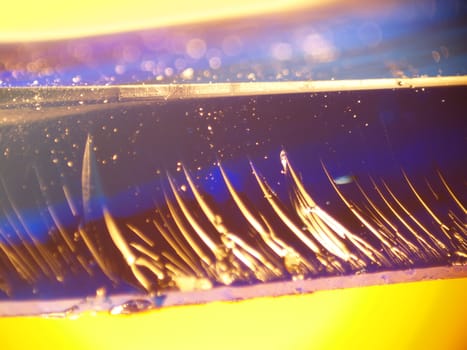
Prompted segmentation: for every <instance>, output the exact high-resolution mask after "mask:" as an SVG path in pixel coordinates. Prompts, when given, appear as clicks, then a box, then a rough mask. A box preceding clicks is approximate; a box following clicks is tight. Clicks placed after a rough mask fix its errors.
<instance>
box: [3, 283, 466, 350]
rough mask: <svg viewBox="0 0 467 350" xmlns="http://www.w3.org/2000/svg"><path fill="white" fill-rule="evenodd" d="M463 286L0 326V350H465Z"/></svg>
mask: <svg viewBox="0 0 467 350" xmlns="http://www.w3.org/2000/svg"><path fill="white" fill-rule="evenodd" d="M466 290H467V279H466V278H464V279H452V280H442V281H441V280H437V281H428V282H416V283H406V284H394V285H384V286H373V287H365V288H351V289H344V290H333V291H322V292H316V293H314V294H309V295H295V296H285V297H278V298H260V299H253V300H247V301H241V302H230V303H229V302H219V303H211V304H206V305H195V306H184V307H172V308H166V309H161V310H157V311H153V312H149V313H143V314H138V315H132V316H110V315H108V314H104V313H101V314H97V315H92V314H85V315H82V316H81V317H79V318H77V319H60V320H59V319H43V318H0V329H1V330H2V339H1V344H2V349H3V350H9V349H65V348H66V349H70V350H71V349H101V350H102V349H125V350H126V349H138V350H142V349H154V348H158V349H188V348H189V349H205V350H209V349H224V350H228V349H271V350H274V349H277V350H279V349H280V350H284V349H285V350H287V349H297V350H298V349H391V350H392V349H415V348H416V349H453V350H456V349H458V350H460V349H464V346H465V344H467V333H466V332H465V329H464V328H465V321H466V318H465V317H466V316H465V315H467V300H466V298H465V291H466Z"/></svg>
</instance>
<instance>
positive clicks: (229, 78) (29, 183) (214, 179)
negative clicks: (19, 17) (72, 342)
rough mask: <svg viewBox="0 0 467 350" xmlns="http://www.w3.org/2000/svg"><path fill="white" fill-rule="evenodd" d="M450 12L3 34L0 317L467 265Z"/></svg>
mask: <svg viewBox="0 0 467 350" xmlns="http://www.w3.org/2000/svg"><path fill="white" fill-rule="evenodd" d="M421 3H423V2H421ZM448 7H449V6H448V5H445V6H441V5H440V4H439V6H438V7H435V10H433V12H430V13H425V12H423V11H421V12H420V11H416V9H414V8H413V6H412V5H400V6H399V7H397V8H396V9H395V10H393V12H389V13H385V14H384V15H383V14H380V13H378V14H377V16H376V17H375V16H373V17H372V19H371V20H370V19H369V17H368V15H365V16H363V15H362V16H363V17H361V16H359V15H358V13H357V12H352V13H350V14H345V13H341V12H338V13H337V14H336V13H333V15H332V17H329V16H324V17H323V18H320V17H319V16H318V17H317V16H316V14H313V13H310V14H308V13H301V14H300V15H299V14H297V15H296V17H295V18H296V19H297V21H294V23H292V22H291V21H287V20H280V19H279V18H260V19H258V21H255V23H254V24H251V19H250V20H248V21H247V20H238V21H236V22H228V23H225V24H224V25H223V26H220V27H216V28H214V27H213V26H212V25H203V26H201V25H200V26H198V27H196V28H197V31H193V28H191V27H190V28H188V27H180V28H169V29H164V30H160V29H159V30H154V31H145V32H138V33H127V34H120V35H113V36H106V37H97V38H85V39H76V40H70V41H58V42H49V43H35V44H34V45H33V44H15V45H13V44H8V45H6V44H3V45H1V44H0V57H2V65H1V66H0V69H1V70H0V80H1V81H0V84H1V85H3V88H1V90H0V299H2V300H3V301H6V302H2V303H1V305H0V314H15V313H16V314H21V313H22V312H24V313H32V312H33V310H34V312H39V311H40V309H37V308H34V307H33V306H31V305H30V304H24V305H28V306H27V307H26V308H25V309H21V308H20V306H19V305H20V304H18V303H16V304H15V303H8V302H11V301H21V302H26V301H53V303H52V304H49V305H48V306H47V307H44V308H45V309H46V310H47V312H49V315H52V316H68V315H69V314H74V313H76V312H78V311H80V310H84V309H86V308H91V309H109V310H110V312H111V313H115V314H121V313H133V312H138V311H141V310H146V309H148V308H153V307H158V306H161V305H166V304H177V303H178V304H183V303H192V302H199V301H203V302H204V301H209V300H215V299H235V298H242V297H245V295H250V294H248V293H247V292H245V294H243V295H242V294H241V293H237V294H235V291H234V290H235V288H237V287H238V288H241V287H254V286H262V287H261V288H263V290H264V291H265V292H264V291H263V292H261V290H255V292H253V293H252V294H251V295H252V296H255V295H261V294H264V293H266V294H267V293H271V294H274V293H276V294H281V293H290V292H308V291H312V290H313V289H314V288H315V287H313V285H312V284H311V285H310V284H306V283H305V282H309V281H312V282H313V281H319V280H324V279H325V278H329V277H339V276H344V278H345V277H346V276H347V277H349V276H357V277H358V276H372V275H374V274H377V276H378V278H381V281H380V282H379V283H387V282H388V281H389V282H390V281H391V278H393V277H394V276H396V275H397V274H396V272H397V271H405V272H404V273H405V275H404V276H405V277H404V278H405V279H407V280H408V279H410V278H411V276H412V275H414V274H416V272H415V271H419V270H420V271H422V270H423V269H426V268H434V267H451V268H452V269H456V268H457V269H459V270H458V271H460V272H459V273H461V274H464V275H465V264H466V261H467V260H466V257H467V230H466V208H465V202H466V198H465V183H466V174H465V173H466V169H465V149H467V147H466V146H467V144H466V143H467V141H466V133H465V131H466V122H465V110H466V102H465V96H467V87H466V78H465V74H466V65H465V62H466V60H465V57H466V56H465V55H466V52H467V50H466V45H465V42H464V41H463V40H461V37H462V35H463V33H465V30H466V28H465V24H463V23H462V22H461V21H460V16H461V15H462V14H463V13H464V12H465V10H464V9H463V8H460V9H459V8H454V7H453V8H448ZM403 13H404V15H402V14H403ZM330 18H332V21H331V22H329V21H328V20H329V19H330ZM247 23H248V25H246V24H247ZM433 25H435V27H433ZM286 33H287V34H286ZM434 34H436V35H434ZM414 42H415V44H414ZM12 48H14V49H12ZM58 53H60V54H58ZM38 57H39V58H38ZM439 75H443V76H444V78H446V79H444V80H443V77H438V76H439ZM426 76H428V77H431V78H428V77H426ZM453 76H456V77H453ZM407 77H413V78H417V79H419V80H413V79H407ZM370 78H371V79H370ZM373 78H394V79H387V80H382V79H380V80H373ZM423 78H426V79H427V80H423ZM329 79H331V80H329ZM332 79H333V80H332ZM345 79H364V80H353V81H352V83H348V80H345ZM420 79H421V80H420ZM316 80H321V85H320V84H317V85H312V84H311V85H310V84H308V85H307V83H306V82H305V83H303V84H301V83H300V82H302V81H308V82H309V81H312V82H314V81H316ZM346 81H347V83H346ZM414 81H415V82H416V84H415V83H413V82H414ZM424 81H425V83H424ZM235 82H243V83H240V84H233V83H235ZM245 82H250V83H245ZM268 82H273V83H271V84H269V85H268ZM426 82H428V83H426ZM127 83H132V84H135V85H133V86H130V87H129V86H122V85H121V84H127ZM143 83H144V84H146V85H143ZM154 83H156V84H159V85H151V86H149V85H148V84H154ZM168 83H170V84H168ZM182 83H183V84H182ZM193 83H211V84H204V85H196V84H193ZM294 83H295V85H294ZM346 84H347V85H346ZM375 84H376V85H375ZM50 85H57V86H55V87H54V88H50V87H47V86H50ZM87 85H92V86H87ZM106 85H107V86H106ZM109 85H110V86H109ZM223 89H224V90H223ZM443 271H444V270H443ZM449 271H452V270H449ZM428 277H429V276H428ZM368 278H371V277H368ZM398 278H399V277H398ZM404 278H402V279H397V280H394V281H404ZM419 278H423V277H419ZM345 281H347V280H345V279H344V282H343V286H346V283H348V284H347V285H350V284H351V283H350V282H345ZM288 282H291V283H292V284H291V287H290V288H291V289H287V288H285V287H284V288H285V289H283V290H281V289H280V288H281V287H278V286H280V285H283V286H285V285H287V283H288ZM359 283H360V282H359ZM268 285H274V286H275V287H274V288H276V289H277V290H279V292H278V291H276V292H274V291H271V290H268V289H267V288H268V287H267V286H268ZM226 287H228V288H227V289H226ZM229 288H230V289H229ZM216 290H220V291H221V292H219V293H220V294H216V292H212V293H211V294H209V291H216ZM239 290H242V289H239ZM203 291H205V292H206V293H208V294H206V295H208V297H205V298H204V299H203V297H202V295H203V294H202V292H203ZM193 292H201V294H199V295H198V294H196V296H194V294H193ZM171 293H178V294H176V295H177V298H178V299H176V300H175V299H174V300H172V301H170V303H167V302H166V300H169V296H170V295H171ZM190 293H192V294H190ZM255 293H256V294H255ZM119 295H124V296H125V297H124V299H123V301H124V302H122V303H116V302H114V301H113V300H111V297H112V296H119ZM89 297H92V300H91V301H90V299H87V298H89ZM71 299H73V300H81V301H80V302H78V303H76V302H73V303H71V304H70V303H69V302H68V301H67V302H66V303H62V304H61V303H60V302H59V301H60V300H71ZM119 300H120V299H119ZM67 303H68V304H67ZM9 305H10V306H9ZM11 305H14V306H11ZM51 305H52V306H51ZM63 305H68V306H67V307H63ZM12 308H14V310H13V309H12ZM21 310H25V311H21ZM60 310H62V311H60ZM63 310H64V311H63ZM52 311H53V312H52Z"/></svg>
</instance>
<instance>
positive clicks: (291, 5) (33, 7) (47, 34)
mask: <svg viewBox="0 0 467 350" xmlns="http://www.w3.org/2000/svg"><path fill="white" fill-rule="evenodd" d="M330 2H334V1H332V0H324V1H323V0H321V1H315V0H313V1H306V0H235V1H214V0H198V1H184V0H171V1H157V0H155V1H154V0H99V1H96V0H81V1H71V2H70V1H62V0H41V1H34V0H18V1H4V2H2V14H3V16H2V20H1V21H0V42H2V41H3V42H14V41H37V40H56V39H62V38H70V37H79V36H93V35H99V34H108V33H114V32H122V31H130V30H138V29H147V28H157V27H164V26H171V25H178V24H185V23H197V22H206V21H210V20H213V19H216V20H218V19H224V18H235V17H240V16H252V15H255V14H256V15H257V14H259V13H260V14H271V13H281V12H283V11H285V10H290V9H297V8H298V7H300V6H304V5H306V6H310V4H317V5H320V6H321V5H323V4H327V3H330Z"/></svg>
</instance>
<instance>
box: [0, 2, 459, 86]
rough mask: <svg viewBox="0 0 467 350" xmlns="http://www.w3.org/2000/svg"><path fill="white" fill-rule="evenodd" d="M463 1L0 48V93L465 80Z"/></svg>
mask: <svg viewBox="0 0 467 350" xmlns="http://www.w3.org/2000/svg"><path fill="white" fill-rule="evenodd" d="M466 18H467V5H466V3H465V1H456V0H447V1H435V0H430V1H429V0H421V1H406V2H399V1H398V2H396V3H395V4H392V5H391V6H385V5H383V4H382V5H381V6H375V7H371V9H359V8H355V9H352V10H351V11H348V7H346V8H343V9H342V10H336V11H334V12H332V13H323V14H322V15H320V14H316V13H315V12H314V11H313V10H311V9H310V11H309V13H308V12H306V11H305V12H300V13H296V14H295V15H291V16H281V17H270V18H269V17H265V18H245V19H238V20H235V21H230V22H225V23H224V22H220V23H208V24H199V25H192V26H183V27H171V28H164V29H154V30H148V31H142V32H131V33H122V34H114V35H110V36H101V37H93V38H79V39H74V40H64V41H56V42H44V43H33V44H32V43H30V44H28V43H18V44H3V45H2V44H0V86H29V85H32V86H35V85H86V84H128V83H130V84H133V83H177V82H206V83H207V82H229V81H293V80H309V79H313V80H323V79H324V80H328V79H336V80H339V79H365V78H388V77H413V76H425V75H426V76H438V75H464V74H467V40H466V37H467V21H466V20H465V19H466Z"/></svg>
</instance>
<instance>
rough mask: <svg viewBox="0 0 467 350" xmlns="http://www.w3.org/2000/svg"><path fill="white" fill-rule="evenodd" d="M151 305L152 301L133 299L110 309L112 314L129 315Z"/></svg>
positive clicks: (149, 307)
mask: <svg viewBox="0 0 467 350" xmlns="http://www.w3.org/2000/svg"><path fill="white" fill-rule="evenodd" d="M152 307H153V303H152V302H150V301H149V300H146V299H133V300H128V301H126V302H124V303H123V304H120V305H117V306H114V307H112V308H111V309H110V314H112V315H130V314H134V313H138V312H142V311H147V310H149V309H151V308H152Z"/></svg>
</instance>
